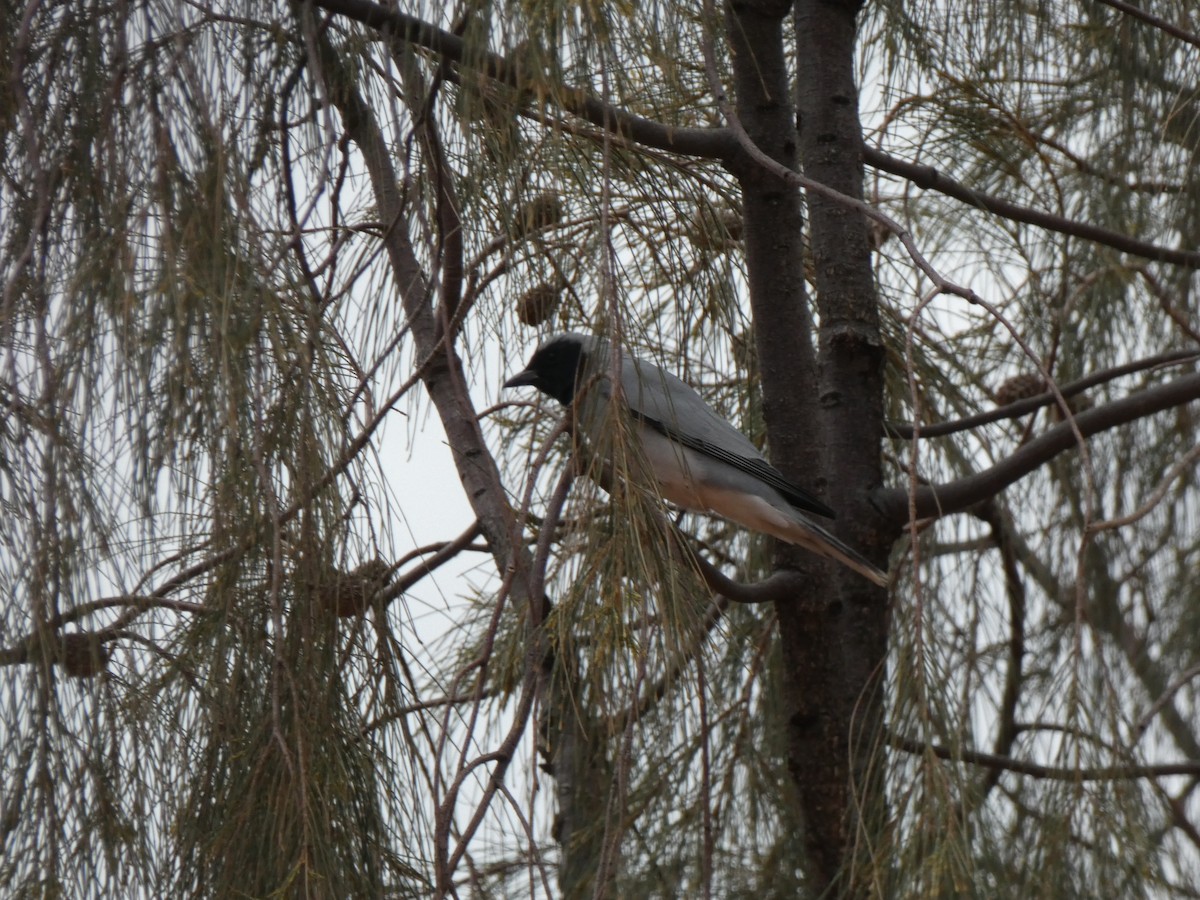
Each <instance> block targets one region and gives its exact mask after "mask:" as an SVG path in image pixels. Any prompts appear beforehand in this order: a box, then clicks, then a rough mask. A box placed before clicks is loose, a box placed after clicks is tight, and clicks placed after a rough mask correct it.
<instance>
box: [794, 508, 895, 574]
mask: <svg viewBox="0 0 1200 900" xmlns="http://www.w3.org/2000/svg"><path fill="white" fill-rule="evenodd" d="M791 518H792V523H791V526H792V527H790V528H786V529H784V530H783V531H782V532H777V533H776V535H775V536H776V537H778V538H781V539H782V540H785V541H787V542H788V543H789V544H795V545H796V546H798V547H803V548H804V549H805V550H810V551H812V552H813V553H815V554H817V555H818V556H824V557H825V558H826V559H832V560H836V561H837V562H840V563H841V564H842V565H844V566H847V567H848V568H851V569H853V570H854V571H855V572H857V573H858V574H859V575H861V576H863V577H864V578H866V579H867V580H869V581H872V582H874V583H875V584H877V585H879V586H880V587H887V586H888V575H887V572H884V571H883V570H882V569H880V568H879V567H878V566H876V565H874V564H873V563H871V562H870V561H869V560H868V559H867V558H866V557H865V556H863V555H862V554H861V553H859V552H858V551H857V550H854V549H852V548H851V547H849V546H848V545H846V544H845V543H844V542H843V541H841V540H840V539H838V538H836V537H834V536H833V535H832V534H830V533H829V532H828V531H826V530H825V529H824V528H822V527H821V526H820V525H818V524H817V523H816V522H810V521H809V520H808V519H807V518H805V517H804V516H801V515H800V514H799V513H796V514H794V515H793V516H792V517H791Z"/></svg>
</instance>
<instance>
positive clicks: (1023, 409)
mask: <svg viewBox="0 0 1200 900" xmlns="http://www.w3.org/2000/svg"><path fill="white" fill-rule="evenodd" d="M1198 359H1200V353H1197V352H1196V351H1195V350H1175V351H1172V352H1170V353H1159V354H1157V355H1155V356H1148V357H1146V358H1145V359H1139V360H1136V361H1134V362H1129V363H1125V364H1123V365H1120V366H1113V367H1112V368H1110V369H1103V370H1102V371H1099V372H1093V373H1092V374H1091V375H1088V376H1086V377H1084V378H1077V379H1076V380H1074V381H1070V382H1067V383H1066V384H1064V385H1060V386H1059V388H1058V392H1059V393H1060V394H1062V396H1063V397H1064V398H1065V397H1073V396H1075V395H1076V394H1082V393H1083V392H1084V391H1086V390H1087V389H1088V388H1093V387H1095V386H1096V385H1098V384H1104V383H1105V382H1108V381H1113V380H1114V379H1117V378H1121V377H1122V376H1125V375H1131V374H1133V373H1134V372H1143V371H1145V370H1147V369H1156V368H1159V367H1162V366H1167V365H1171V364H1174V363H1184V362H1193V361H1195V360H1198ZM1056 400H1057V397H1056V395H1055V394H1054V392H1053V391H1046V392H1044V393H1041V394H1038V395H1037V396H1036V397H1026V398H1025V399H1024V400H1017V401H1016V402H1014V403H1008V404H1006V405H1004V406H998V407H996V408H995V409H989V410H988V411H987V412H982V413H977V414H975V415H973V416H967V417H965V418H962V419H955V420H954V421H952V422H937V423H934V424H932V425H922V426H921V429H920V436H921V437H923V438H932V437H944V436H945V435H947V434H955V433H957V432H960V431H967V430H969V429H971V428H978V427H979V426H980V425H988V424H990V423H992V422H999V421H1000V420H1002V419H1015V418H1017V417H1018V416H1024V415H1027V414H1028V413H1031V412H1034V411H1035V410H1038V409H1041V408H1042V407H1043V406H1049V405H1050V404H1052V403H1055V402H1056ZM883 427H884V430H885V431H886V432H887V434H888V437H893V438H901V439H903V440H911V439H912V437H913V426H912V425H911V424H910V423H907V422H886V423H884V426H883Z"/></svg>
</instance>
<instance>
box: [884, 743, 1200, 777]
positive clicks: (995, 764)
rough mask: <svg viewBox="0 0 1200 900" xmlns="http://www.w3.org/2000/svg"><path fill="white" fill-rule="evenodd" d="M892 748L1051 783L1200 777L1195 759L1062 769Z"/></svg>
mask: <svg viewBox="0 0 1200 900" xmlns="http://www.w3.org/2000/svg"><path fill="white" fill-rule="evenodd" d="M888 744H889V745H890V746H891V747H893V748H895V749H896V750H903V751H904V752H905V753H912V754H914V755H916V756H919V755H921V754H924V753H932V754H933V755H934V756H936V757H937V758H938V759H945V760H949V761H951V762H964V763H971V764H972V765H976V766H986V767H987V768H989V769H999V770H1000V771H1002V772H1012V773H1013V774H1015V775H1027V776H1028V777H1030V778H1038V779H1045V780H1047V781H1126V780H1131V779H1134V778H1169V777H1170V776H1172V775H1200V760H1194V759H1190V760H1184V761H1183V762H1175V763H1160V764H1158V765H1144V766H1134V765H1129V766H1082V767H1079V768H1060V767H1056V766H1046V765H1042V764H1041V763H1035V762H1028V761H1026V760H1022V759H1013V758H1012V757H1010V756H998V755H996V754H995V753H984V752H982V751H979V750H967V749H955V748H952V747H942V746H940V745H939V744H927V743H925V742H924V741H917V740H913V739H912V738H906V737H901V736H900V735H895V734H892V735H889V736H888Z"/></svg>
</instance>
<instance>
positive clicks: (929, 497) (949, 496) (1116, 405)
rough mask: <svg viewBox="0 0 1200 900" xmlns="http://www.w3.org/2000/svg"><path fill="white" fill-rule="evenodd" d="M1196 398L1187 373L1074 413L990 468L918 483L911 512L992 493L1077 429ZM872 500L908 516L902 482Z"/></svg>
mask: <svg viewBox="0 0 1200 900" xmlns="http://www.w3.org/2000/svg"><path fill="white" fill-rule="evenodd" d="M1197 399H1200V374H1191V375H1185V376H1183V377H1182V378H1177V379H1176V380H1174V381H1170V382H1167V383H1166V384H1159V385H1155V386H1154V387H1150V388H1146V389H1145V390H1141V391H1138V392H1136V393H1134V394H1130V395H1129V396H1127V397H1122V398H1121V399H1120V400H1114V401H1112V402H1111V403H1106V404H1104V405H1103V406H1098V407H1096V408H1094V409H1089V410H1086V411H1084V412H1081V413H1077V414H1076V415H1075V416H1073V417H1072V420H1071V421H1067V422H1063V423H1062V424H1061V425H1056V426H1055V427H1054V428H1051V429H1050V430H1049V431H1047V432H1046V433H1045V434H1042V435H1040V436H1038V437H1036V438H1034V439H1033V440H1031V441H1030V442H1029V443H1027V444H1025V445H1024V446H1022V447H1020V448H1019V449H1018V450H1016V451H1015V452H1014V453H1013V454H1012V455H1010V456H1008V457H1007V458H1006V459H1003V460H1001V461H1000V462H999V463H997V464H996V465H994V466H992V467H991V468H990V469H986V470H984V471H982V472H977V473H975V474H974V475H968V476H967V477H965V478H960V479H958V480H957V481H952V482H949V483H948V484H942V485H920V486H918V487H917V488H916V489H915V496H914V504H915V505H914V511H915V513H916V517H917V518H919V519H926V518H934V517H938V516H944V515H948V514H949V513H954V512H961V511H962V510H965V509H967V508H968V507H970V506H972V505H974V504H976V503H979V502H981V501H983V500H987V499H988V498H989V497H994V496H995V495H996V494H998V493H999V492H1000V491H1002V490H1003V489H1004V488H1006V487H1008V486H1009V485H1010V484H1013V483H1015V482H1017V481H1019V480H1020V479H1021V478H1024V477H1025V476H1026V475H1028V474H1029V473H1030V472H1033V471H1034V470H1035V469H1037V468H1039V467H1040V466H1042V465H1043V464H1044V463H1046V462H1048V461H1049V460H1051V459H1053V458H1054V457H1055V456H1057V455H1058V454H1059V453H1062V452H1063V451H1064V450H1069V449H1071V448H1072V447H1074V446H1076V444H1077V438H1076V429H1078V434H1079V435H1080V436H1082V437H1090V436H1091V435H1093V434H1098V433H1100V432H1102V431H1108V430H1109V429H1111V428H1117V427H1119V426H1121V425H1126V424H1128V423H1129V422H1134V421H1137V420H1138V419H1142V418H1145V417H1146V416H1150V415H1153V414H1154V413H1158V412H1162V411H1164V410H1168V409H1172V408H1174V407H1176V406H1182V405H1184V404H1186V403H1190V402H1192V401H1195V400H1197ZM872 502H873V503H874V505H875V506H876V508H877V509H879V511H880V512H881V513H882V514H883V516H884V517H885V518H886V519H887V520H888V521H890V522H891V523H892V524H893V525H896V526H900V525H902V524H903V523H905V522H907V521H908V517H909V491H908V489H907V488H904V487H896V488H882V489H880V490H877V491H876V492H875V493H874V495H873V497H872Z"/></svg>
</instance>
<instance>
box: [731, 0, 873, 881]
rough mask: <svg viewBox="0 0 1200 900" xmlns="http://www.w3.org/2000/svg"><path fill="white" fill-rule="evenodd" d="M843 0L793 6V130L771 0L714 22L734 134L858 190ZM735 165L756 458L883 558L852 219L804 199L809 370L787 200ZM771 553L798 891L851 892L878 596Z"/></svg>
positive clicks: (865, 791)
mask: <svg viewBox="0 0 1200 900" xmlns="http://www.w3.org/2000/svg"><path fill="white" fill-rule="evenodd" d="M856 11H857V5H842V6H838V5H833V4H827V3H825V4H823V3H820V2H816V0H802V2H800V3H799V4H798V6H797V9H796V37H797V56H798V57H799V59H800V60H801V64H800V77H799V81H800V83H801V85H802V86H803V88H802V90H801V93H800V97H799V109H798V112H799V121H800V122H801V123H802V125H803V127H802V129H801V130H800V132H799V134H798V133H797V130H796V122H797V116H796V111H794V110H793V108H792V104H791V98H790V94H789V87H790V85H789V82H788V72H787V68H786V65H785V56H784V43H783V21H784V16H785V15H786V12H787V6H786V4H785V5H780V4H758V5H751V4H738V3H731V4H729V5H728V7H727V18H728V24H729V35H730V48H731V51H732V55H733V65H734V80H735V92H736V99H737V114H738V117H739V119H740V121H741V124H742V125H743V127H744V128H745V129H746V131H747V133H748V134H749V135H750V137H751V139H752V140H753V141H754V142H755V143H756V144H757V145H758V147H759V148H760V149H761V150H763V151H764V152H766V153H767V154H769V155H770V156H771V157H772V158H773V159H775V160H777V161H779V162H780V163H783V164H784V165H786V166H787V167H789V168H792V169H795V168H796V165H797V155H798V152H799V155H800V158H801V159H802V161H803V166H804V172H805V174H806V175H808V176H809V177H812V178H815V179H817V180H820V181H823V182H825V183H826V184H829V185H831V186H832V187H835V188H837V189H838V190H840V191H842V192H843V193H846V194H849V195H850V196H853V197H860V196H861V195H862V151H861V147H862V136H861V130H860V126H859V122H858V112H857V92H856V90H855V86H854V79H853V68H852V64H853V52H854V36H855V21H854V19H855V13H856ZM737 174H738V176H739V179H740V182H741V186H742V191H743V197H744V205H745V216H746V227H745V232H746V263H747V269H748V271H749V281H750V292H751V304H752V308H753V312H754V322H755V335H756V338H757V342H758V350H759V357H760V360H761V364H762V375H763V384H762V389H763V402H764V412H765V419H766V423H767V431H768V440H769V442H770V448H771V457H772V460H773V462H775V464H776V465H778V466H779V467H780V468H781V469H782V470H783V471H784V472H785V473H789V474H790V475H792V476H794V477H795V478H796V479H797V480H798V481H800V482H801V483H803V484H806V485H807V486H809V487H810V488H813V489H815V490H817V491H819V492H821V493H823V494H825V495H826V496H827V497H828V498H829V501H830V503H831V505H833V507H834V508H835V509H837V510H838V512H839V516H840V518H839V520H838V523H837V524H838V528H839V530H840V531H841V533H842V534H843V536H845V537H847V538H848V539H850V540H851V541H853V542H855V543H856V544H860V545H861V546H864V547H866V548H868V550H869V551H870V555H871V556H872V557H873V558H874V559H875V560H876V561H877V562H878V563H881V564H885V563H886V557H887V548H888V543H889V540H890V537H889V535H888V534H886V533H885V532H884V531H883V529H882V527H881V526H879V525H878V524H877V522H878V517H877V515H876V514H875V513H874V512H873V510H872V508H871V507H870V505H869V504H868V503H867V499H866V498H867V491H868V490H869V489H870V488H872V487H874V486H875V485H878V484H879V483H880V480H881V470H880V453H879V440H880V438H879V436H880V434H881V421H882V388H883V385H882V360H883V354H882V344H881V340H880V335H879V317H878V310H877V307H876V301H875V291H874V280H873V276H872V270H871V258H870V251H869V245H868V243H867V233H866V227H865V226H866V223H865V221H863V219H862V217H861V216H860V215H859V214H858V213H857V212H855V211H853V210H850V209H847V208H846V207H845V206H842V205H839V204H837V203H835V202H833V201H829V200H823V199H822V198H820V197H815V196H814V197H810V198H809V203H810V210H811V213H810V214H811V216H812V221H811V243H812V259H813V262H814V264H815V272H816V282H817V289H818V308H819V310H820V313H821V329H820V335H819V338H820V349H821V354H820V360H819V381H818V375H817V371H818V362H817V360H816V359H815V356H814V352H813V325H812V320H811V316H810V314H809V309H808V303H807V297H806V286H805V280H804V267H803V263H804V249H803V243H802V212H801V207H800V197H799V195H798V193H797V192H796V191H795V190H792V189H789V188H786V187H785V186H784V185H783V184H782V183H780V182H779V181H778V180H776V179H774V178H772V177H770V176H768V175H766V174H765V173H763V172H762V171H761V169H758V170H756V169H755V168H754V167H753V166H747V167H746V168H745V169H744V170H737ZM818 388H819V392H818ZM818 473H826V474H827V475H828V476H829V477H828V480H826V478H824V477H821V476H820V475H818ZM778 560H779V564H780V565H783V566H787V567H789V568H797V569H804V570H806V572H807V574H809V575H810V576H811V577H810V578H809V579H808V582H807V583H808V584H810V585H811V586H812V588H811V592H810V593H809V594H808V595H807V596H797V597H794V598H791V599H790V600H789V601H788V602H784V603H779V604H778V605H777V610H776V612H777V616H778V619H779V629H780V641H781V650H782V660H783V673H782V678H783V684H782V700H783V705H784V709H785V711H786V712H785V716H786V731H787V736H788V740H787V754H788V760H787V761H788V769H789V771H790V773H791V775H792V778H793V779H794V781H795V784H796V787H797V790H798V792H799V797H800V804H801V807H802V810H801V812H802V818H803V822H804V828H805V835H804V837H805V846H806V849H807V855H808V859H807V860H806V861H805V868H806V870H807V872H808V873H809V876H810V878H811V882H810V883H811V884H812V886H813V888H814V891H815V893H819V894H822V895H830V894H836V895H853V894H855V893H859V891H858V890H857V889H856V887H855V882H854V880H853V879H852V878H850V877H849V874H850V873H851V872H852V871H854V866H853V863H854V860H853V858H852V857H851V853H852V852H853V848H854V847H855V846H856V845H858V844H859V843H861V842H858V841H856V840H855V837H856V830H857V828H858V827H859V824H860V822H862V821H863V820H862V819H861V816H862V815H864V814H865V815H866V817H867V819H866V822H867V823H868V824H869V826H870V832H871V833H872V834H877V833H878V831H879V826H881V825H882V823H883V822H884V821H885V819H886V806H885V804H884V801H883V786H882V783H881V782H880V780H879V778H878V777H877V776H872V775H870V774H869V773H871V772H879V771H881V770H880V769H879V767H878V766H874V767H873V766H871V765H870V762H871V759H872V758H873V756H874V754H875V752H876V751H877V749H878V747H879V746H880V741H879V737H880V735H881V733H882V732H881V725H882V719H883V716H882V713H883V708H882V695H881V693H880V688H881V686H882V683H883V675H884V671H885V669H884V661H885V652H886V638H887V618H886V612H887V611H886V599H887V598H886V593H885V592H884V591H882V590H880V589H878V588H875V587H874V586H872V585H870V584H869V583H868V582H867V581H865V580H864V579H862V578H860V577H859V576H857V575H855V574H854V573H852V572H849V571H846V570H842V569H837V570H835V569H833V568H832V567H830V566H826V565H822V564H818V563H817V562H816V561H815V560H813V559H812V557H810V556H807V555H804V554H801V553H797V552H796V551H794V550H793V549H792V548H786V547H785V548H780V551H779V556H778ZM864 801H865V806H864V805H863V804H864Z"/></svg>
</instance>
